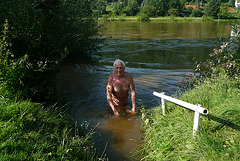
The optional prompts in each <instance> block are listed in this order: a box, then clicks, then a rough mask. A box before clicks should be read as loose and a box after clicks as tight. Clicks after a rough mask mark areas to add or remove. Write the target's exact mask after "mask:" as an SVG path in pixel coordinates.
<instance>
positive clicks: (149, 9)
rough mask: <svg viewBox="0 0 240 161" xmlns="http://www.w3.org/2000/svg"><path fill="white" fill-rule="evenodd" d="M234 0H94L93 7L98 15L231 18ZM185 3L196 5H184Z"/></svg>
mask: <svg viewBox="0 0 240 161" xmlns="http://www.w3.org/2000/svg"><path fill="white" fill-rule="evenodd" d="M234 4H235V1H234V0H93V1H92V7H93V10H94V11H95V14H96V15H98V16H101V15H104V14H107V15H126V16H135V15H141V16H142V15H144V16H148V17H157V16H169V15H171V16H179V15H181V16H185V15H186V16H189V15H190V16H192V17H202V16H203V15H205V16H210V17H213V18H216V17H218V18H219V17H220V18H230V15H229V13H228V11H229V10H228V8H227V7H234ZM185 5H196V9H194V8H193V7H188V8H186V7H184V6H185Z"/></svg>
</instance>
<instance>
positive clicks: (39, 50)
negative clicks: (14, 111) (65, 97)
mask: <svg viewBox="0 0 240 161" xmlns="http://www.w3.org/2000/svg"><path fill="white" fill-rule="evenodd" d="M6 19H7V20H8V23H9V26H10V27H9V30H8V32H7V33H5V35H4V36H5V37H8V43H9V45H8V46H7V49H6V51H9V53H11V55H12V56H11V57H8V58H7V59H9V60H8V61H10V62H11V61H15V60H18V59H22V58H23V57H25V56H26V58H27V59H26V63H25V64H27V67H26V68H23V69H24V71H22V74H23V75H21V79H16V80H17V82H18V83H14V84H15V86H13V87H12V88H13V89H14V90H15V93H16V92H17V91H18V90H20V91H22V95H23V96H25V97H30V98H32V99H33V100H35V101H44V100H55V99H56V98H57V97H58V95H57V93H58V86H57V75H58V72H59V67H60V64H61V62H62V61H63V59H64V58H65V57H66V56H67V55H68V56H73V57H79V58H85V59H91V58H93V54H94V53H95V52H96V50H97V49H98V48H99V45H98V44H99V43H101V39H99V38H98V33H99V26H98V23H97V21H96V20H95V19H94V17H93V12H92V10H91V5H90V3H89V1H88V0H66V1H61V0H45V1H39V0H25V1H22V0H8V1H3V2H2V4H1V5H0V25H1V27H2V26H3V24H5V23H4V22H5V20H6ZM2 36H3V35H2V33H1V37H2ZM1 54H4V53H1ZM13 65H14V63H13ZM6 69H7V68H6ZM9 69H11V68H10V67H9ZM6 73H7V72H6ZM18 74H21V73H18ZM18 74H17V73H16V74H15V75H13V76H15V77H18ZM4 76H6V75H1V76H0V77H1V78H3V77H4ZM1 80H3V79H1ZM1 80H0V81H1ZM6 81H9V80H6ZM0 83H3V82H2V81H1V82H0ZM9 85H11V84H9Z"/></svg>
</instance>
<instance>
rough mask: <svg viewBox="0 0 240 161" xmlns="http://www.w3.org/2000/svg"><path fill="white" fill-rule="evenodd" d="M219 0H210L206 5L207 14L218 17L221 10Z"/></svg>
mask: <svg viewBox="0 0 240 161" xmlns="http://www.w3.org/2000/svg"><path fill="white" fill-rule="evenodd" d="M220 5H221V4H220V2H219V0H210V1H209V2H208V3H207V5H206V7H205V11H204V12H205V15H206V16H210V17H213V18H216V17H217V15H218V13H219V11H220Z"/></svg>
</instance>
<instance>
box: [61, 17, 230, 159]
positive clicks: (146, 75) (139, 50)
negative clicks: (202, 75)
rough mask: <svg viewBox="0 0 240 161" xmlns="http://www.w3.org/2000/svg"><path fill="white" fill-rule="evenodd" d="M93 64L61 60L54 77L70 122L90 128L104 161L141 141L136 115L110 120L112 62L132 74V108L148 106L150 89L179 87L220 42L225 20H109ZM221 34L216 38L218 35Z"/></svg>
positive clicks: (223, 37) (152, 99) (225, 34)
mask: <svg viewBox="0 0 240 161" xmlns="http://www.w3.org/2000/svg"><path fill="white" fill-rule="evenodd" d="M104 27H105V28H106V30H105V36H107V37H108V39H107V40H106V42H105V43H104V44H103V45H102V46H101V50H100V51H99V54H100V55H101V56H102V59H101V60H100V62H99V65H96V66H88V65H81V64H80V63H79V62H78V61H77V60H72V61H67V62H65V63H64V64H63V65H62V68H61V74H60V81H61V88H62V89H63V96H64V98H65V100H66V101H68V102H69V104H68V105H67V107H68V112H69V113H70V115H71V116H72V117H73V119H74V121H76V122H77V123H78V125H80V124H85V126H88V127H89V128H94V129H95V131H96V132H95V134H94V138H95V143H96V147H98V149H99V151H100V152H102V153H104V154H105V153H106V157H108V158H109V160H110V161H125V160H129V159H128V158H127V157H126V156H129V155H130V154H131V151H132V150H133V149H134V148H136V147H137V146H138V145H140V144H141V139H140V137H141V132H140V117H139V116H136V117H123V118H120V119H115V118H113V117H112V113H111V110H110V108H109V106H108V103H107V100H106V83H107V77H108V75H109V74H110V73H112V72H113V66H112V64H113V62H114V60H115V59H117V58H119V59H122V60H123V61H125V63H126V66H127V67H126V71H127V72H130V73H131V74H132V75H133V78H134V82H135V86H136V95H137V107H138V109H140V108H154V107H156V106H158V105H159V101H160V100H159V98H156V97H155V96H153V94H152V93H153V91H157V92H165V93H166V94H167V95H173V94H175V93H176V92H178V91H183V86H184V84H183V83H182V82H183V81H184V79H185V78H186V77H187V76H188V75H189V74H190V73H191V72H193V67H194V65H195V62H196V61H204V60H206V59H207V58H208V55H209V54H210V53H211V52H212V51H213V49H214V48H219V47H220V44H221V41H224V40H227V38H228V37H229V36H230V32H231V25H230V23H220V22H175V21H174V22H161V21H158V22H128V21H122V22H118V21H115V22H109V23H105V24H104ZM220 37H221V40H219V39H218V38H220Z"/></svg>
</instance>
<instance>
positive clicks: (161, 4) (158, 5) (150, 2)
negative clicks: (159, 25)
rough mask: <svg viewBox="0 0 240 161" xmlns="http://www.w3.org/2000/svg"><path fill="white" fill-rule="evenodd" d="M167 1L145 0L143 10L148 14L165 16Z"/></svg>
mask: <svg viewBox="0 0 240 161" xmlns="http://www.w3.org/2000/svg"><path fill="white" fill-rule="evenodd" d="M168 2H169V1H168V0H146V2H145V3H146V4H145V6H144V9H143V10H144V11H145V12H148V16H165V15H166V14H167V11H168V9H169V6H168ZM145 7H146V8H145ZM148 9H150V11H148Z"/></svg>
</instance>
